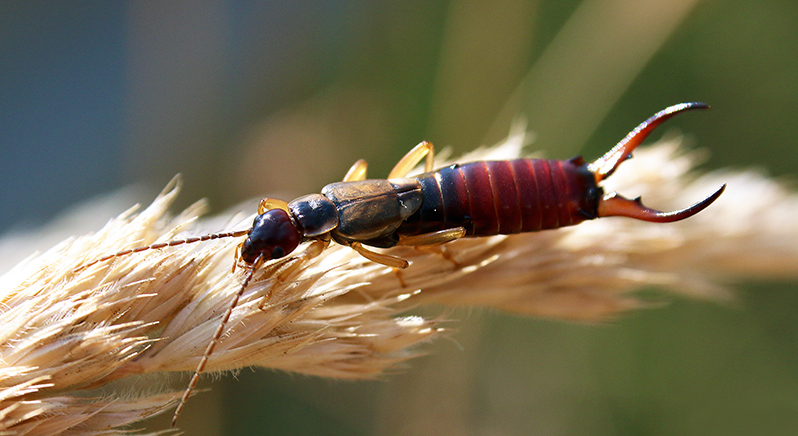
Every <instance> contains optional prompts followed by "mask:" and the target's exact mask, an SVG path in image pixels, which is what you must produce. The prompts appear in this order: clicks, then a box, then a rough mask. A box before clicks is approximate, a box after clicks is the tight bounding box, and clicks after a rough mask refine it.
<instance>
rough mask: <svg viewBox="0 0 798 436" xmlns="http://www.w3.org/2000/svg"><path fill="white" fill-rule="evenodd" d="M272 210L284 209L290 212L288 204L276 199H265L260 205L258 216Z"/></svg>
mask: <svg viewBox="0 0 798 436" xmlns="http://www.w3.org/2000/svg"><path fill="white" fill-rule="evenodd" d="M272 209H282V210H284V211H286V212H288V203H287V202H285V201H283V200H278V199H276V198H264V199H263V200H261V201H260V203H258V215H260V214H262V213H264V212H267V211H270V210H272Z"/></svg>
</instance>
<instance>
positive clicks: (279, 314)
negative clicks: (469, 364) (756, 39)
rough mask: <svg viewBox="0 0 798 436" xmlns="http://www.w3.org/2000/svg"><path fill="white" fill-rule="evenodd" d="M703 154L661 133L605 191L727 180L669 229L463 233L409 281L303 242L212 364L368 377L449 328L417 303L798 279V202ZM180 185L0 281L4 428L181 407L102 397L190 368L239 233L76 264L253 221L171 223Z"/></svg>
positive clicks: (418, 261)
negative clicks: (705, 171) (702, 163)
mask: <svg viewBox="0 0 798 436" xmlns="http://www.w3.org/2000/svg"><path fill="white" fill-rule="evenodd" d="M523 141H524V138H523V135H515V136H513V137H511V138H510V139H508V141H507V142H506V143H504V144H502V145H500V146H498V147H494V148H491V149H486V150H481V151H478V152H476V153H474V154H472V155H470V156H467V157H465V158H463V159H462V161H467V160H475V159H507V158H512V157H517V156H519V155H520V153H521V148H522V144H523ZM695 157H696V156H695V152H692V153H685V152H684V151H682V150H681V149H680V148H679V145H678V140H671V141H667V142H663V143H660V144H659V145H656V146H654V147H651V148H648V149H645V148H644V149H640V150H639V151H638V152H636V159H635V160H634V162H633V164H628V165H625V166H624V167H622V168H621V169H620V170H619V171H618V173H617V175H614V176H613V178H612V179H610V180H609V181H608V182H607V183H606V184H605V186H606V187H607V188H608V190H612V189H616V188H617V189H618V190H623V191H624V192H628V193H634V194H637V193H639V194H643V195H645V196H646V198H647V202H648V203H649V204H651V205H653V206H656V207H658V208H663V209H669V208H673V209H675V208H681V207H684V206H686V205H688V204H690V203H692V202H694V201H696V200H697V199H700V198H703V197H704V196H705V195H707V193H710V192H712V191H713V190H714V189H715V188H716V187H717V185H719V184H720V183H721V181H723V182H727V183H728V184H729V189H728V190H727V192H726V193H725V194H724V195H723V196H722V197H721V198H720V200H718V202H717V203H716V204H713V205H712V206H711V207H710V208H708V209H707V210H705V211H703V212H702V213H700V214H698V215H697V216H695V217H693V218H691V219H689V220H686V221H682V222H679V223H673V224H652V223H644V222H638V221H634V220H630V219H623V218H612V219H609V218H607V219H599V220H595V221H592V222H587V223H584V224H581V225H579V226H576V227H572V228H565V229H561V230H557V231H548V232H540V233H529V234H523V235H514V236H494V237H489V238H471V239H461V240H457V241H454V242H452V243H449V244H446V245H445V246H444V247H442V249H443V250H445V251H446V255H445V256H444V255H442V253H441V252H440V251H439V250H420V249H410V248H396V249H392V250H391V251H390V252H391V254H395V255H398V256H402V257H404V258H406V259H407V260H409V261H410V262H411V266H410V267H409V268H408V269H407V270H403V271H401V272H400V273H399V274H401V277H398V276H397V273H396V272H395V271H393V270H392V269H390V268H387V267H385V266H382V265H378V264H374V263H372V262H369V261H367V260H366V259H364V258H362V257H361V256H359V255H358V254H357V253H355V252H354V251H353V250H351V249H349V248H347V247H342V246H338V245H336V244H332V245H331V246H330V247H329V248H328V249H326V250H325V251H324V252H323V253H322V254H321V255H319V256H311V255H309V252H308V251H303V249H302V247H300V249H299V250H298V251H297V252H296V253H295V254H293V255H292V256H289V257H288V258H286V259H281V260H278V261H274V262H271V263H268V264H266V265H264V266H263V267H262V268H260V269H259V270H258V271H256V273H255V275H254V278H253V280H252V283H251V284H250V285H249V286H248V287H247V288H246V289H245V291H244V293H243V295H242V298H241V300H240V302H239V304H238V305H237V307H236V308H235V310H234V311H233V313H232V316H231V318H230V321H229V322H228V324H227V326H226V329H225V331H224V335H223V337H222V340H221V342H220V343H219V344H218V345H217V347H216V349H215V350H214V352H213V354H212V356H211V358H210V361H209V362H208V366H207V368H206V371H208V372H214V371H225V370H233V369H237V368H242V367H246V366H253V365H255V366H263V367H268V368H276V369H282V370H286V371H291V372H297V373H303V374H312V375H318V376H322V377H334V378H348V379H358V378H373V377H376V376H378V375H380V374H383V373H385V372H386V371H389V370H391V369H393V368H396V366H397V364H398V363H400V362H403V361H405V360H407V359H409V358H412V357H414V356H417V355H418V354H419V353H420V352H422V351H423V350H421V349H419V347H418V344H419V343H421V342H424V341H427V340H431V339H435V338H438V337H440V336H441V335H443V334H445V330H444V329H442V328H441V326H440V321H441V319H428V318H424V317H419V316H411V315H405V314H403V312H406V311H407V310H408V309H410V308H413V307H416V306H419V305H424V304H428V303H438V304H444V305H451V306H455V305H456V306H460V305H469V306H480V307H494V308H499V309H502V310H506V311H510V312H514V313H520V314H524V315H543V316H550V317H557V318H566V319H576V320H601V319H604V318H606V317H608V316H611V315H615V314H617V313H618V312H621V311H624V310H629V309H633V308H637V307H640V306H641V305H643V304H644V303H642V302H641V301H639V300H638V299H636V298H635V297H634V296H633V295H631V294H630V292H631V291H634V290H636V289H639V288H640V287H643V286H652V285H653V286H660V287H663V288H666V289H669V290H671V291H674V292H677V293H682V294H685V295H690V296H695V297H701V298H724V297H726V296H728V293H727V292H726V290H725V288H724V287H723V285H725V284H726V283H728V282H729V281H730V280H733V279H735V278H740V277H756V276H773V275H783V276H794V275H795V274H796V271H795V268H794V265H796V261H798V248H796V247H798V229H796V228H795V227H794V226H789V225H785V224H784V223H783V221H784V219H785V218H784V217H789V216H793V214H794V213H795V212H796V211H798V197H796V196H795V195H794V194H790V193H788V192H787V191H785V190H784V189H783V188H782V187H781V186H779V185H778V184H776V183H774V182H773V181H770V180H767V179H766V178H764V177H762V176H759V175H756V174H753V173H730V172H726V173H723V174H710V175H706V176H702V177H696V176H692V175H690V174H689V172H690V171H691V169H692V166H693V164H694V162H695ZM751 187H754V188H755V189H756V193H755V194H752V191H751V189H754V188H751ZM178 190H179V184H173V185H170V186H169V187H168V188H167V189H166V190H165V191H164V193H163V194H162V195H161V196H159V197H158V198H157V199H156V200H155V202H154V203H153V204H152V205H150V206H149V207H148V208H146V209H144V210H143V211H141V212H140V213H138V214H135V213H134V210H130V211H128V212H126V213H124V214H122V215H121V216H119V217H118V218H116V219H113V220H111V221H110V222H109V223H108V224H107V225H106V226H105V227H104V228H103V229H101V230H100V231H98V232H97V233H95V234H91V235H86V236H82V237H77V238H73V239H69V240H67V241H64V242H62V243H60V244H58V245H57V246H55V247H54V248H52V249H51V250H49V251H47V252H44V253H41V254H37V255H33V256H31V257H30V258H28V259H26V260H25V261H23V262H21V263H20V264H19V265H17V266H16V267H15V268H14V269H13V270H11V271H9V272H8V273H6V274H5V275H4V276H2V278H0V299H2V311H1V312H0V322H2V325H3V326H4V328H3V330H2V332H0V337H2V340H0V356H2V360H1V362H2V364H1V365H2V367H0V432H5V433H10V434H20V435H39V434H42V435H44V434H47V435H51V434H122V433H123V431H122V430H118V429H117V428H118V427H120V426H124V425H128V424H129V423H132V422H135V421H137V420H140V419H143V418H145V417H148V416H151V415H153V414H155V413H158V412H160V411H162V410H165V409H167V408H169V407H171V406H173V405H174V402H175V400H176V399H177V398H178V397H179V395H180V392H176V393H165V392H164V391H166V389H167V388H165V387H160V386H154V387H152V388H151V389H150V391H149V392H135V393H130V392H126V393H125V394H117V395H113V396H110V397H109V396H108V394H107V393H105V394H103V393H100V392H99V391H97V390H96V389H97V388H99V387H101V386H104V385H106V384H107V383H109V382H112V381H114V380H118V379H121V378H124V377H129V376H140V375H144V374H154V373H165V372H174V371H193V370H194V368H195V367H196V365H197V363H198V362H199V359H200V358H201V357H202V354H203V352H204V351H205V348H206V346H207V344H208V342H209V340H210V338H211V337H212V335H213V333H214V331H215V330H216V328H217V327H218V325H219V322H220V319H221V316H222V314H223V313H224V312H225V310H226V309H227V307H229V305H230V302H231V300H232V297H233V296H234V294H235V293H236V292H237V291H238V290H239V288H240V285H241V283H242V281H243V279H244V277H245V276H246V274H247V271H246V270H245V269H242V268H238V269H237V270H236V271H235V272H234V273H231V267H232V265H233V262H234V254H235V248H236V245H237V244H239V243H240V242H241V239H239V238H231V239H225V240H215V241H208V242H203V243H198V244H186V245H180V246H176V247H171V248H166V249H161V250H149V251H145V252H141V253H135V254H130V255H127V256H123V257H118V258H114V259H112V260H109V261H106V262H99V263H97V264H94V265H92V266H91V267H89V268H86V269H83V270H80V271H75V270H76V268H78V267H80V266H82V265H85V264H87V263H89V262H91V261H93V260H95V259H98V258H100V257H102V256H105V255H107V254H111V253H114V252H118V251H120V250H124V249H126V248H129V247H135V246H141V245H148V244H152V243H155V242H159V241H167V240H170V239H174V238H176V237H178V235H199V234H202V233H203V232H202V231H200V230H198V228H200V227H201V228H203V229H205V230H210V231H214V232H216V231H231V230H239V229H244V228H247V227H248V226H249V225H250V224H249V223H250V222H251V218H247V219H244V220H240V219H236V220H233V222H230V221H229V218H227V219H226V220H228V222H227V224H220V221H221V219H214V220H209V221H206V222H205V223H203V224H202V225H201V226H195V225H194V224H195V221H196V219H197V217H198V216H199V215H200V212H201V210H202V209H203V207H202V204H201V203H200V204H197V205H195V206H194V207H191V208H189V209H188V210H186V211H185V212H183V213H182V214H181V215H179V216H177V217H174V218H168V216H167V210H168V208H169V205H170V203H171V202H172V201H173V200H174V198H175V196H176V195H177V193H178ZM741 203H746V204H747V206H746V207H745V208H740V207H739V204H741ZM253 209H254V206H253ZM447 256H449V257H451V260H449V259H447ZM289 264H292V265H294V266H296V268H294V269H293V272H292V273H291V275H290V276H288V277H284V278H283V280H277V279H276V277H275V273H276V272H278V271H284V270H285V267H286V266H287V265H289ZM400 279H401V280H400ZM402 282H404V283H406V284H407V286H406V287H403V286H402V285H401V283H402ZM188 406H189V407H191V403H189V405H188Z"/></svg>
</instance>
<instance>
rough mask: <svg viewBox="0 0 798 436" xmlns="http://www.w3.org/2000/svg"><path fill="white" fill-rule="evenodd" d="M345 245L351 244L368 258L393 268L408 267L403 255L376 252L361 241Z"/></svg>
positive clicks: (349, 243)
mask: <svg viewBox="0 0 798 436" xmlns="http://www.w3.org/2000/svg"><path fill="white" fill-rule="evenodd" d="M345 245H348V246H350V247H351V248H352V249H353V250H355V251H357V253H358V254H359V255H361V256H363V257H365V258H366V259H368V260H370V261H372V262H376V263H379V264H382V265H385V266H390V267H392V268H401V269H404V268H407V266H408V265H409V263H408V262H407V261H406V260H404V259H402V258H401V257H397V256H391V255H390V254H383V253H375V252H373V251H371V250H369V249H368V248H366V247H364V246H363V244H361V243H360V242H346V243H345Z"/></svg>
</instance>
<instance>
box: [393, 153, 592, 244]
mask: <svg viewBox="0 0 798 436" xmlns="http://www.w3.org/2000/svg"><path fill="white" fill-rule="evenodd" d="M414 178H415V179H416V180H418V182H419V183H420V184H421V190H422V195H423V198H424V201H423V203H422V205H421V207H420V208H419V210H418V211H417V212H416V213H415V214H413V215H412V216H410V217H409V218H408V219H407V220H406V221H405V222H404V223H403V224H402V226H400V227H399V229H398V231H397V233H398V234H404V235H408V236H409V235H416V234H420V233H428V232H434V231H438V230H443V229H448V228H453V227H460V226H462V227H464V228H465V229H466V235H467V236H489V235H496V234H511V233H520V232H533V231H538V230H546V229H554V228H558V227H563V226H570V225H574V224H578V223H580V222H582V221H584V220H586V219H589V218H591V217H595V207H596V206H595V204H596V202H597V199H598V195H599V194H598V193H599V192H600V191H598V188H596V185H595V182H594V181H593V177H592V176H591V174H590V173H589V172H587V170H586V169H585V168H584V166H583V165H581V160H578V161H574V162H572V161H561V160H546V159H518V160H511V161H484V162H472V163H467V164H463V165H453V166H450V167H447V168H443V169H440V170H438V171H434V172H431V173H424V174H421V175H419V176H416V177H414Z"/></svg>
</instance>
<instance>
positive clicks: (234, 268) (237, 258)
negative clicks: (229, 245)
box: [230, 242, 244, 273]
mask: <svg viewBox="0 0 798 436" xmlns="http://www.w3.org/2000/svg"><path fill="white" fill-rule="evenodd" d="M243 246H244V243H243V242H242V243H240V244H238V246H236V257H235V261H233V270H232V271H230V272H231V273H234V272H236V266H238V262H240V261H242V260H241V247H243Z"/></svg>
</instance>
